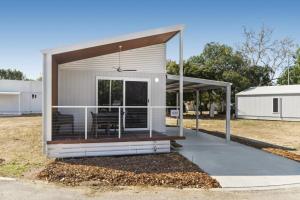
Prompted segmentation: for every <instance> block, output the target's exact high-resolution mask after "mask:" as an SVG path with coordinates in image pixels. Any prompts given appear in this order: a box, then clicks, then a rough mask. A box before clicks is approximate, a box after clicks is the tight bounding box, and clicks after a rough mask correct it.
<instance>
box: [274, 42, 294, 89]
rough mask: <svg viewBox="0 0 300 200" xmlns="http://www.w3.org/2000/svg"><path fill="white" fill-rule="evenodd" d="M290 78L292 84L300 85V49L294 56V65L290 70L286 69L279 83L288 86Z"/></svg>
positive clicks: (278, 80)
mask: <svg viewBox="0 0 300 200" xmlns="http://www.w3.org/2000/svg"><path fill="white" fill-rule="evenodd" d="M288 72H289V76H288ZM288 77H289V78H290V82H289V83H290V84H300V48H299V49H298V50H297V52H296V54H295V56H294V65H293V66H291V67H290V68H289V70H288V69H287V68H286V69H285V70H284V71H283V73H282V74H281V75H280V76H279V78H278V79H277V83H278V84H280V85H287V84H288Z"/></svg>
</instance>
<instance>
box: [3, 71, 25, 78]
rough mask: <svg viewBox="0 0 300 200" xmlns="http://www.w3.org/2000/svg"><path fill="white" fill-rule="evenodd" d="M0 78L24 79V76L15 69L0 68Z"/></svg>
mask: <svg viewBox="0 0 300 200" xmlns="http://www.w3.org/2000/svg"><path fill="white" fill-rule="evenodd" d="M0 79H8V80H25V79H26V76H25V75H24V74H23V72H21V71H19V70H16V69H0Z"/></svg>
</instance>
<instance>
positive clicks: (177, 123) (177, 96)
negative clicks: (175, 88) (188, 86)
mask: <svg viewBox="0 0 300 200" xmlns="http://www.w3.org/2000/svg"><path fill="white" fill-rule="evenodd" d="M178 98H179V95H178V92H176V110H177V111H178V106H179V105H178V101H179V99H178ZM176 125H177V127H178V126H179V120H178V115H177V117H176Z"/></svg>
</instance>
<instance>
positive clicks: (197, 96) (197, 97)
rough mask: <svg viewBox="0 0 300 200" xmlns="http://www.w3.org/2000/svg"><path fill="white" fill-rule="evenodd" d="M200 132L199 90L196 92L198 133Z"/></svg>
mask: <svg viewBox="0 0 300 200" xmlns="http://www.w3.org/2000/svg"><path fill="white" fill-rule="evenodd" d="M198 131H199V90H196V132H197V133H198Z"/></svg>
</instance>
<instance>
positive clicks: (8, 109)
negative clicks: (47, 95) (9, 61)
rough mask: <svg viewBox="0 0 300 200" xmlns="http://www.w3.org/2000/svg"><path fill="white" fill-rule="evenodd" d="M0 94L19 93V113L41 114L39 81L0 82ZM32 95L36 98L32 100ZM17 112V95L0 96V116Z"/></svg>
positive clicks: (40, 86)
mask: <svg viewBox="0 0 300 200" xmlns="http://www.w3.org/2000/svg"><path fill="white" fill-rule="evenodd" d="M0 92H20V100H21V101H20V102H21V103H20V105H21V113H23V114H26V113H41V112H42V82H41V81H20V80H0ZM33 94H34V95H36V98H32V95H33ZM18 112H19V96H18V95H0V114H1V113H5V114H9V113H12V114H13V113H18Z"/></svg>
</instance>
